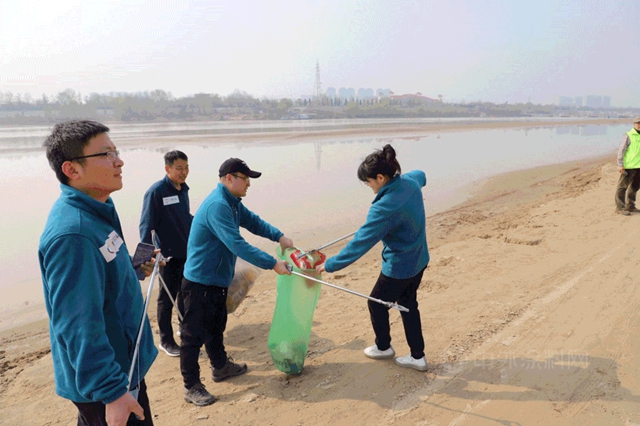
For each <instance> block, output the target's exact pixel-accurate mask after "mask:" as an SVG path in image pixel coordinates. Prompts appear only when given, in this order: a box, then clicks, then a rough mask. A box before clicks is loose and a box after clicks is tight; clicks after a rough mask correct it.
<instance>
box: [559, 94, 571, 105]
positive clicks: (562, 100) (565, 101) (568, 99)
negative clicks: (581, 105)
mask: <svg viewBox="0 0 640 426" xmlns="http://www.w3.org/2000/svg"><path fill="white" fill-rule="evenodd" d="M558 105H560V106H573V98H572V97H571V96H560V100H559V101H558Z"/></svg>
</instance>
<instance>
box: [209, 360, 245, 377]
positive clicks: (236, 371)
mask: <svg viewBox="0 0 640 426" xmlns="http://www.w3.org/2000/svg"><path fill="white" fill-rule="evenodd" d="M211 369H212V370H213V381H214V382H221V381H223V380H225V379H228V378H229V377H235V376H239V375H241V374H244V373H246V372H247V364H236V363H235V362H233V358H231V357H229V358H227V363H226V364H225V365H224V367H222V368H213V367H211Z"/></svg>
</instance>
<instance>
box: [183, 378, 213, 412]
mask: <svg viewBox="0 0 640 426" xmlns="http://www.w3.org/2000/svg"><path fill="white" fill-rule="evenodd" d="M184 400H185V401H187V402H189V403H191V404H193V405H197V406H198V407H204V406H207V405H211V404H213V403H214V402H216V401H217V399H216V397H215V396H213V395H211V394H210V393H209V392H208V391H207V390H206V389H205V387H204V385H203V384H202V383H198V384H196V385H195V386H193V387H192V388H190V389H187V388H185V389H184Z"/></svg>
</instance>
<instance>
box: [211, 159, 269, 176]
mask: <svg viewBox="0 0 640 426" xmlns="http://www.w3.org/2000/svg"><path fill="white" fill-rule="evenodd" d="M238 172H240V173H242V174H244V175H246V176H248V177H250V178H253V179H256V178H259V177H260V176H261V175H262V173H260V172H256V171H254V170H251V169H250V168H249V166H247V163H245V162H244V161H242V160H241V159H239V158H229V159H228V160H226V161H225V162H224V163H222V165H221V166H220V170H219V174H218V176H220V177H224V176H226V175H229V174H231V175H232V174H234V173H238Z"/></svg>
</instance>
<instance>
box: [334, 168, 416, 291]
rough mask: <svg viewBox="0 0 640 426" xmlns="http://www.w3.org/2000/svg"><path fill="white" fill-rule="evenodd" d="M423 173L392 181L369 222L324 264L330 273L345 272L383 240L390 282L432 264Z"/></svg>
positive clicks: (384, 266)
mask: <svg viewBox="0 0 640 426" xmlns="http://www.w3.org/2000/svg"><path fill="white" fill-rule="evenodd" d="M426 184H427V178H426V176H425V174H424V172H423V171H421V170H414V171H411V172H409V173H405V174H403V175H400V176H396V177H394V178H393V179H391V180H390V181H389V182H388V183H387V184H386V185H385V186H383V187H382V188H381V189H380V191H378V194H376V197H375V198H374V199H373V202H372V203H371V204H372V205H371V208H370V209H369V213H368V214H367V220H366V222H365V224H364V225H362V227H360V229H358V231H357V232H356V233H355V235H354V236H353V239H352V240H351V241H349V243H348V244H347V245H346V246H345V247H344V248H343V249H342V250H341V251H340V253H338V254H337V255H336V256H333V257H330V258H329V259H327V260H326V262H325V270H326V271H327V272H335V271H339V270H340V269H343V268H345V267H347V266H349V265H351V264H352V263H353V262H355V261H356V260H358V259H359V258H360V257H362V256H363V255H364V254H365V253H366V252H368V251H369V250H370V249H371V248H372V247H373V246H374V245H375V244H376V243H377V242H378V241H381V240H382V245H383V249H382V273H383V274H384V275H386V276H387V277H390V278H396V279H405V278H411V277H413V276H415V275H416V274H417V273H418V272H420V271H421V270H422V269H424V267H425V266H427V264H428V263H429V248H428V247H427V234H426V229H425V227H426V223H425V213H424V203H423V201H422V191H421V188H422V187H423V186H425V185H426Z"/></svg>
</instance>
